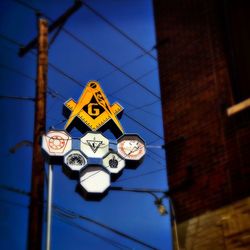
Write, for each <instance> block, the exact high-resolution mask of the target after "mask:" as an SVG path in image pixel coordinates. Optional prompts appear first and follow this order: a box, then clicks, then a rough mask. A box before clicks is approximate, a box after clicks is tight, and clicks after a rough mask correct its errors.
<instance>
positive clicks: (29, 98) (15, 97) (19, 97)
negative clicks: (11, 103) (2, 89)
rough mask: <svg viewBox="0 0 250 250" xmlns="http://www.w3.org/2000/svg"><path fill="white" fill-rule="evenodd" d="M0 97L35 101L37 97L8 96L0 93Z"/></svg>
mask: <svg viewBox="0 0 250 250" xmlns="http://www.w3.org/2000/svg"><path fill="white" fill-rule="evenodd" d="M0 99H8V100H9V99H11V100H20V101H32V102H34V101H35V98H33V97H27V96H6V95H0Z"/></svg>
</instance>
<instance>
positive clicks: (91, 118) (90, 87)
mask: <svg viewBox="0 0 250 250" xmlns="http://www.w3.org/2000/svg"><path fill="white" fill-rule="evenodd" d="M64 109H65V111H66V112H67V113H69V112H70V115H69V118H68V121H67V123H66V125H65V129H66V130H69V129H70V128H71V127H72V125H73V122H74V121H75V119H76V118H78V119H79V120H80V121H81V122H82V123H83V124H85V125H87V126H88V127H89V128H90V129H91V130H92V131H97V130H99V129H101V127H103V126H104V125H105V124H106V123H107V122H109V121H113V124H114V125H115V126H116V128H117V129H118V130H119V132H120V133H121V134H123V133H124V132H123V128H122V126H121V124H120V122H119V120H118V118H117V115H118V114H119V113H122V111H123V108H122V106H121V105H120V104H119V103H114V104H112V105H110V104H109V101H108V99H107V97H106V96H105V94H104V92H103V90H102V88H101V86H100V85H99V83H98V82H96V81H90V82H89V83H88V84H87V86H86V88H85V89H84V90H83V92H82V95H81V96H80V98H79V100H78V102H75V101H74V100H73V99H69V100H68V101H66V102H65V103H64Z"/></svg>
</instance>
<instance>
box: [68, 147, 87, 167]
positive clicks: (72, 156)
mask: <svg viewBox="0 0 250 250" xmlns="http://www.w3.org/2000/svg"><path fill="white" fill-rule="evenodd" d="M64 164H65V165H66V166H67V167H68V168H69V169H70V170H72V171H80V170H81V169H83V168H84V167H85V166H86V165H87V159H86V157H85V156H84V155H83V154H82V153H81V151H79V150H72V151H70V152H69V153H68V154H67V155H66V156H65V157H64Z"/></svg>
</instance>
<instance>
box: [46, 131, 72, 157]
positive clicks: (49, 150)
mask: <svg viewBox="0 0 250 250" xmlns="http://www.w3.org/2000/svg"><path fill="white" fill-rule="evenodd" d="M42 149H43V150H44V151H45V153H46V154H47V155H48V156H49V157H54V156H64V155H65V154H67V153H68V152H69V151H70V150H71V149H72V138H71V136H70V135H69V134H68V133H67V132H66V131H64V130H50V131H48V133H47V134H46V135H43V137H42Z"/></svg>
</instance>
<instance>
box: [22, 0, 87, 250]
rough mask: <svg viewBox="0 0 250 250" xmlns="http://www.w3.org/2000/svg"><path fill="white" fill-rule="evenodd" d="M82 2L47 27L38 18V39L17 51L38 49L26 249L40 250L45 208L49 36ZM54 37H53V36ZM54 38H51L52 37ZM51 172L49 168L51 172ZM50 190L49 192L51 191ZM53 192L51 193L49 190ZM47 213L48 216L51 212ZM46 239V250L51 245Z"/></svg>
mask: <svg viewBox="0 0 250 250" xmlns="http://www.w3.org/2000/svg"><path fill="white" fill-rule="evenodd" d="M82 5H83V3H82V1H81V0H75V2H74V4H73V5H72V6H71V7H69V8H68V9H67V10H66V11H65V12H64V13H63V14H62V15H61V16H59V17H58V18H57V19H56V20H55V21H53V22H52V23H51V24H50V25H49V26H48V22H47V20H46V19H44V18H40V17H39V16H38V19H37V26H38V37H35V38H34V39H32V40H31V41H30V42H29V43H28V44H27V45H26V46H25V47H22V48H20V50H19V53H18V54H19V56H20V57H23V56H25V55H26V54H27V53H28V52H29V51H30V50H31V49H33V48H34V47H37V49H38V53H37V80H36V99H35V125H34V139H33V159H32V180H31V198H30V210H29V222H28V245H27V249H28V250H41V248H42V229H43V206H44V198H43V195H44V160H43V157H42V154H41V147H40V138H41V136H42V135H43V134H45V128H46V91H47V72H48V33H52V32H53V31H55V30H56V29H61V28H62V27H63V25H64V24H65V23H66V22H67V20H68V19H69V18H70V17H71V16H72V15H73V14H74V13H75V12H76V11H77V10H79V9H80V8H81V7H82ZM55 37H56V36H55ZM55 37H54V38H55ZM51 170H52V169H51ZM51 190H52V189H51ZM51 193H52V191H51ZM49 210H50V214H51V209H49ZM49 241H50V238H49V239H48V237H47V247H48V246H50V244H48V242H49Z"/></svg>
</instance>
